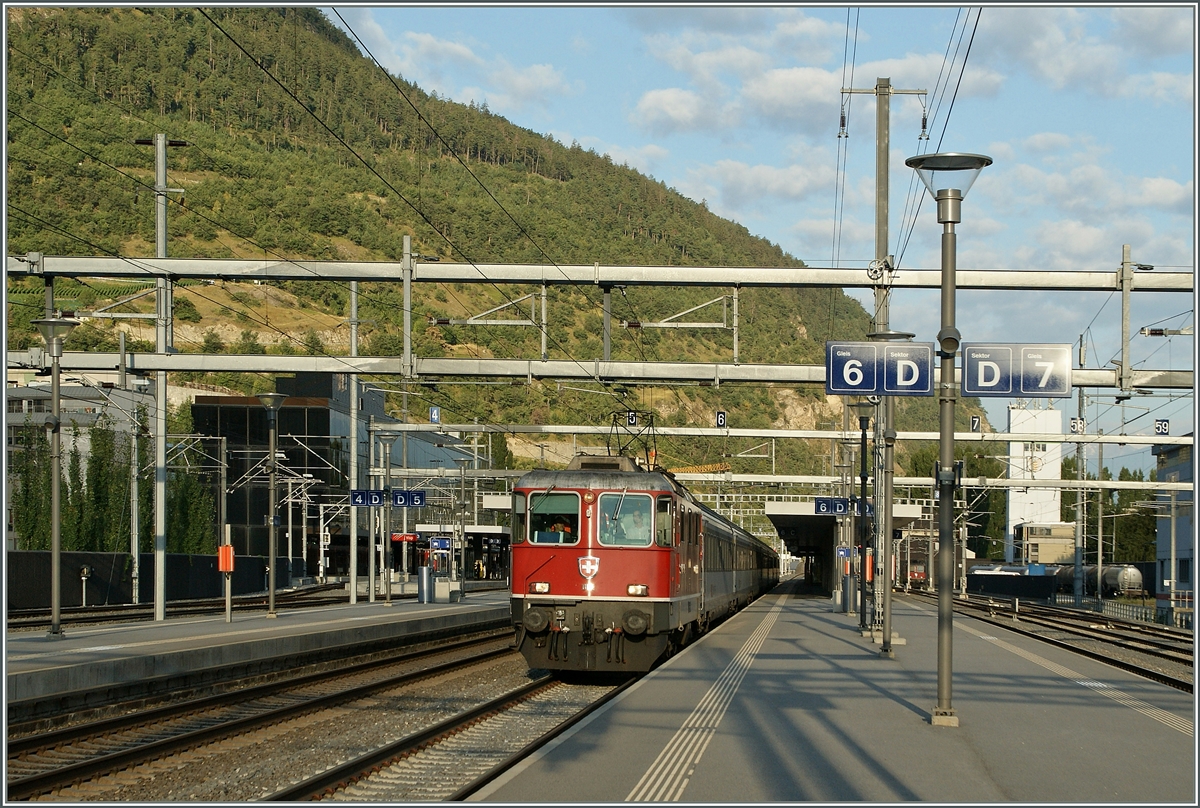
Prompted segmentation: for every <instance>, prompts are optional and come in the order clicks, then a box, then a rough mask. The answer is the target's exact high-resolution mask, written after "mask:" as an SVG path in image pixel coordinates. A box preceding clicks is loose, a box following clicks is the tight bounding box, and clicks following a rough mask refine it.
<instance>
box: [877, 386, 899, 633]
mask: <svg viewBox="0 0 1200 808" xmlns="http://www.w3.org/2000/svg"><path fill="white" fill-rule="evenodd" d="M895 406H896V399H895V397H893V396H886V397H884V399H883V422H884V424H885V425H887V428H885V430H884V432H883V470H882V471H881V473H880V475H879V477H880V479H879V482H878V483H877V484H876V486H875V491H876V494H877V496H876V497H875V499H876V504H877V505H878V507H879V508H880V509H881V512H882V515H883V528H882V530H881V531H880V537H881V539H882V540H883V646H882V647H881V648H880V650H879V654H880V656H885V657H894V656H895V652H894V651H893V650H892V462H893V461H892V456H893V452H894V451H895V445H896V433H895V432H894V431H891V428H890V424H891V423H892V417H893V415H894V408H895Z"/></svg>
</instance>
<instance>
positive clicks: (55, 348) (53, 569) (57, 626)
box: [49, 337, 63, 638]
mask: <svg viewBox="0 0 1200 808" xmlns="http://www.w3.org/2000/svg"><path fill="white" fill-rule="evenodd" d="M61 355H62V340H61V339H60V338H57V337H56V338H54V339H53V340H51V343H50V356H51V361H52V362H53V365H52V367H51V370H50V373H51V375H50V635H49V636H50V637H52V638H61V637H62V636H63V631H62V581H61V580H60V579H61V577H62V510H61V509H62V506H61V497H62V434H61V429H62V425H61V423H60V418H61V413H60V409H59V407H60V399H59V365H58V358H59V356H61Z"/></svg>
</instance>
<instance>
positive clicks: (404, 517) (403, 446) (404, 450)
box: [400, 383, 408, 583]
mask: <svg viewBox="0 0 1200 808" xmlns="http://www.w3.org/2000/svg"><path fill="white" fill-rule="evenodd" d="M401 400H402V402H403V403H402V407H403V409H402V410H401V412H400V420H401V421H403V422H404V423H406V424H407V423H408V386H407V383H406V384H405V388H404V394H403V395H402V396H401ZM400 465H401V466H402V467H404V468H405V469H407V468H408V433H407V432H404V433H402V434H401V435H400ZM405 479H406V480H407V479H408V478H407V477H405ZM400 521H401V524H402V525H403V527H401V532H403V533H408V508H401V509H400ZM400 566H402V567H404V583H408V542H401V545H400Z"/></svg>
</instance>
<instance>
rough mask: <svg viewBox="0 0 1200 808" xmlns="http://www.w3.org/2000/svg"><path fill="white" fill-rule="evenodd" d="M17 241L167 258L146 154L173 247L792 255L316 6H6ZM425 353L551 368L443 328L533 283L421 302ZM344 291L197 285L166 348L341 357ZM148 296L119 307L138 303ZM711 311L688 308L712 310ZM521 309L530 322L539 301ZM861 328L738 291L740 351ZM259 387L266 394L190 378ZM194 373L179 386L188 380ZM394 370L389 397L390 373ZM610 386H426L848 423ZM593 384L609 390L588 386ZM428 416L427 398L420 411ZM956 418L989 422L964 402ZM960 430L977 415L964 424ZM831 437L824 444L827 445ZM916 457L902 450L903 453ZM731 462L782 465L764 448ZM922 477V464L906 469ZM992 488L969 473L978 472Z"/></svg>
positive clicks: (473, 334) (422, 289)
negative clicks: (522, 119) (482, 104)
mask: <svg viewBox="0 0 1200 808" xmlns="http://www.w3.org/2000/svg"><path fill="white" fill-rule="evenodd" d="M6 13H7V14H8V21H9V28H8V35H9V38H8V42H7V43H6V46H7V52H8V70H9V72H8V76H7V79H8V82H7V94H8V105H9V113H8V148H9V162H8V166H7V171H8V199H7V203H8V226H9V231H8V239H9V241H8V252H9V254H10V255H12V254H17V255H20V254H24V253H25V252H27V251H39V252H43V253H46V254H49V255H120V256H128V257H138V256H150V255H153V254H154V212H153V205H154V195H153V192H152V186H153V183H154V178H153V163H154V156H153V149H152V148H149V147H147V146H144V145H136V144H135V142H134V141H135V140H137V139H139V138H142V139H144V138H149V137H152V136H153V135H154V134H155V133H157V132H163V133H165V134H167V136H168V137H169V138H171V139H174V140H182V141H187V143H188V144H189V145H187V146H175V147H171V148H170V150H169V154H168V159H169V180H168V185H169V186H170V187H172V188H180V189H182V190H183V193H182V194H173V195H172V197H171V205H170V210H169V213H168V221H169V244H168V252H169V254H170V255H172V256H189V257H230V258H289V259H300V258H309V259H335V258H336V259H353V260H368V261H369V260H397V259H399V258H400V255H401V245H402V240H403V237H404V236H405V235H410V236H411V237H412V240H413V249H414V251H416V252H418V253H420V254H422V255H426V256H436V257H440V258H442V259H444V260H453V261H470V262H514V263H524V262H529V263H539V264H578V263H585V264H591V263H595V262H599V263H608V264H630V265H649V266H659V265H662V266H678V265H709V266H711V265H717V266H722V265H725V266H782V267H787V266H796V267H799V266H802V263H801V262H800V261H799V260H797V259H795V258H794V257H792V256H789V255H788V254H786V253H785V252H783V250H781V249H780V248H779V246H778V245H775V244H771V243H770V242H768V241H766V240H765V239H762V238H758V237H756V236H754V235H752V234H751V233H749V232H748V231H747V230H746V228H744V227H743V226H741V225H739V224H737V223H735V222H731V221H728V220H725V219H722V218H720V217H718V216H715V215H713V214H712V213H711V212H710V211H709V210H708V209H707V208H706V206H705V205H704V204H703V203H698V202H694V201H692V200H689V199H687V198H685V197H683V196H682V195H680V194H679V193H677V192H676V191H675V190H673V189H671V188H668V187H666V186H665V185H664V184H663V183H661V182H657V181H655V180H653V179H651V178H648V177H645V176H643V175H641V174H639V173H638V172H636V171H634V170H633V169H631V168H629V167H627V166H623V165H617V164H614V163H613V161H612V160H611V159H610V158H609V157H608V156H606V155H599V154H596V153H594V152H593V151H590V150H584V149H581V148H580V147H579V146H578V144H562V143H558V142H556V141H555V140H554V139H553V138H552V137H549V136H545V135H541V134H538V133H536V132H532V131H530V130H527V129H523V128H521V127H519V126H516V125H514V124H512V123H510V122H509V121H507V120H505V119H504V118H501V117H499V116H496V115H493V114H491V113H490V112H489V111H488V110H487V109H486V108H479V107H476V106H474V105H463V104H459V103H454V102H451V101H448V100H445V99H441V98H438V97H436V96H434V95H432V94H429V93H426V92H424V91H423V90H421V89H420V88H419V87H417V86H415V85H413V84H411V83H409V82H407V81H405V80H404V79H403V77H398V76H388V75H386V74H385V73H384V72H383V71H381V70H380V69H379V68H378V67H377V66H376V65H374V64H373V62H371V61H370V60H369V59H367V58H364V57H363V56H362V55H361V54H360V53H359V51H358V49H357V48H356V47H355V45H354V43H353V42H351V41H350V40H349V39H348V37H347V36H346V35H345V34H344V33H342V32H341V31H340V30H339V29H337V28H335V27H334V26H333V25H332V24H330V23H329V21H328V20H326V19H325V18H324V17H323V16H322V14H321V13H320V12H319V11H318V10H316V9H280V8H250V9H219V8H218V9H203V10H201V9H190V8H141V9H139V8H115V9H106V8H8V9H7V10H6ZM138 288H145V285H142V286H139V285H138V284H131V283H123V282H122V283H114V282H111V281H109V282H105V281H100V280H96V279H86V280H84V281H83V282H81V283H73V282H65V281H62V282H59V284H58V287H57V295H58V305H59V306H60V307H61V308H63V309H75V308H89V307H97V306H99V305H103V304H105V303H108V302H111V301H112V300H114V299H117V298H119V297H121V296H124V295H128V294H131V293H132V292H133V291H136V290H137V289H138ZM417 289H418V292H419V296H418V297H417V298H416V299H415V300H414V317H413V322H414V350H415V351H416V352H417V353H418V355H422V356H470V355H478V356H500V357H519V358H536V357H537V356H538V355H539V353H540V350H539V338H538V335H537V333H536V331H534V330H533V329H522V328H479V327H474V328H468V327H462V326H458V327H451V326H445V325H443V326H434V325H431V324H430V322H431V319H432V318H437V317H443V318H461V317H464V316H469V315H471V314H478V313H481V312H483V311H486V310H488V309H491V308H493V307H495V306H500V305H502V304H503V303H505V302H506V301H508V300H515V299H516V298H518V297H520V296H522V295H525V294H528V293H529V292H531V291H534V290H532V289H527V288H518V287H507V286H506V287H493V286H485V285H475V284H461V285H447V286H442V287H436V288H435V287H431V286H428V285H423V286H418V287H417ZM729 291H730V290H727V289H693V290H682V291H670V292H666V291H652V290H647V289H644V288H630V289H627V290H621V291H620V293H619V294H618V293H617V292H614V294H613V306H614V317H615V318H624V319H630V320H642V321H649V320H655V319H662V318H665V317H669V316H672V315H674V314H677V313H679V312H681V311H683V310H685V309H688V308H691V307H692V306H696V305H699V304H700V303H703V302H705V301H707V300H710V299H713V298H716V297H718V296H719V295H722V294H725V293H727V292H729ZM8 292H9V300H10V306H9V313H8V316H9V326H10V327H9V332H8V342H9V347H10V348H12V347H24V346H27V345H33V344H38V342H39V338H38V337H37V334H36V331H35V330H34V329H32V327H31V326H29V320H30V319H32V318H34V317H37V316H39V312H40V311H41V305H42V301H41V285H40V284H35V283H32V282H22V281H13V280H9V282H8ZM348 296H349V295H348V285H347V284H342V283H332V282H318V281H313V282H293V283H286V284H278V285H274V286H270V287H258V286H254V285H250V284H232V283H230V284H222V285H217V286H211V285H205V284H191V285H184V286H181V287H180V288H179V290H178V292H177V294H176V298H175V302H176V309H175V318H176V347H177V348H178V349H179V350H182V351H208V352H218V353H219V352H230V353H253V352H268V353H330V354H335V355H337V354H344V353H346V352H347V348H348V343H347V339H348V329H347V328H346V327H345V325H344V324H345V320H346V318H347V317H348V316H349V310H348ZM360 298H361V299H360V311H359V319H360V321H362V328H361V330H360V331H361V344H360V347H359V353H360V354H363V355H368V354H372V355H394V354H398V353H399V352H400V346H401V339H400V333H401V332H400V327H399V326H400V318H401V307H400V289H399V287H398V285H397V284H366V283H365V284H362V288H361V294H360ZM551 303H552V310H551V319H550V333H551V340H550V357H551V358H556V359H557V358H568V357H570V358H575V359H580V360H587V361H590V360H592V359H594V358H597V357H599V356H600V355H601V351H602V347H601V342H600V294H599V290H597V289H579V288H569V287H552V290H551ZM150 304H151V300H150V298H143V299H142V300H139V301H137V302H135V303H132V304H129V305H127V306H125V307H124V309H123V310H125V311H132V310H139V307H140V310H141V311H147V310H149V306H150ZM719 308H720V307H719V305H718V306H715V307H712V308H710V309H708V310H702V311H701V312H698V313H697V319H702V320H707V321H712V320H719V319H720V313H719V311H718V310H719ZM526 311H528V309H526ZM137 322H138V321H129V320H124V321H117V322H115V323H114V321H100V320H92V321H90V322H89V323H88V324H87V327H82V328H78V329H76V330H75V332H74V333H73V334H72V336H71V339H70V341H69V342H68V349H69V350H70V349H75V350H80V349H88V348H92V349H112V348H114V347H115V345H116V337H115V333H116V332H115V330H114V329H117V328H120V329H124V330H127V331H129V332H130V336H131V337H132V338H133V340H134V341H133V342H132V343H131V345H132V346H133V347H134V349H135V350H137V349H141V350H146V349H149V348H150V346H149V343H148V341H147V340H149V339H150V338H151V335H150V333H149V331H148V330H139V329H138V328H137V326H136V325H131V323H137ZM868 329H869V317H868V315H867V314H866V312H864V311H863V309H862V307H861V306H860V305H859V304H858V303H857V302H855V301H853V300H852V299H850V298H848V297H846V296H845V295H844V294H843V293H842V292H841V291H840V290H829V289H813V290H782V291H781V290H753V289H752V290H743V291H742V293H741V300H740V340H739V353H740V360H741V361H742V362H744V363H760V362H783V363H797V364H820V363H821V362H822V361H823V345H824V342H825V341H826V340H828V339H831V338H851V339H862V338H863V337H864V335H865V333H866V331H867V330H868ZM612 355H613V358H614V359H649V360H653V359H661V360H664V361H713V360H721V361H731V359H732V337H731V334H730V333H729V332H728V331H727V330H694V331H688V330H683V329H678V330H675V329H672V330H654V329H642V330H636V331H635V330H623V329H614V335H613V348H612ZM192 380H193V381H204V382H207V383H209V384H220V385H223V386H225V387H228V388H231V389H240V390H255V391H258V390H262V389H267V388H269V387H271V385H272V384H273V382H272V380H271V379H269V378H263V377H236V376H234V375H233V374H225V375H219V376H210V377H207V378H205V379H192ZM175 381H177V382H186V381H188V379H187V378H182V377H181V378H178V379H175ZM396 381H397V380H395V379H381V380H380V382H382V383H388V384H391V385H395V384H396ZM580 386H583V387H588V388H594V392H584V391H581V390H573V389H567V388H568V386H566V385H559V384H554V383H544V384H537V383H535V384H533V385H529V386H525V385H522V386H519V387H513V386H499V387H497V386H486V385H478V384H474V385H471V384H461V385H460V384H454V383H452V382H451V381H450V380H442V382H441V383H440V384H439V385H437V386H436V387H428V388H424V389H423V391H422V393H423V395H424V396H426V398H424V399H422V400H421V402H422V403H421V406H422V407H423V406H424V405H425V404H426V403H436V404H438V405H440V406H442V408H443V411H444V416H443V418H444V419H445V420H447V421H460V420H461V421H470V420H472V419H479V420H480V421H490V422H500V423H504V422H528V421H533V422H547V423H549V422H558V423H607V422H608V417H609V414H610V413H611V412H612V411H614V410H618V409H624V408H638V409H651V408H653V409H655V410H657V411H658V413H659V417H660V419H661V422H662V423H704V424H705V425H707V423H709V422H710V421H711V414H712V412H713V411H714V410H715V409H723V410H726V411H728V412H729V413H730V425H731V426H746V427H751V426H757V427H767V426H791V427H830V426H834V425H835V424H836V425H839V426H840V423H841V408H840V405H839V406H836V407H835V406H831V405H830V404H829V403H828V402H826V401H825V396H824V394H823V392H822V391H821V390H820V389H819V388H816V387H813V386H809V387H802V388H796V389H787V390H782V389H778V388H768V387H763V386H759V387H751V386H737V385H722V386H721V387H719V388H699V387H694V386H693V387H673V388H661V387H660V388H657V389H655V390H650V389H646V388H631V389H630V390H628V391H622V390H614V389H611V388H610V389H607V390H601V389H600V388H599V387H598V386H596V385H570V386H569V387H580ZM598 393H602V394H598ZM418 409H419V408H414V412H416V411H417V410H418ZM899 410H900V414H899V424H898V428H900V429H932V428H933V427H934V424H935V423H936V406H935V404H934V402H933V400H932V399H928V400H926V399H919V400H907V401H902V402H901V406H900V408H899ZM959 411H960V414H961V415H962V417H963V418H964V419H965V418H966V417H967V414H968V413H969V412H976V413H978V412H979V410H978V409H974V408H961V407H960V408H959ZM964 423H965V421H964ZM744 443H746V445H741V444H740V443H739V444H736V445H735V444H734V443H730V442H726V443H724V444H723V445H714V444H713V443H712V442H708V443H703V442H699V441H673V442H668V443H665V444H664V443H663V442H661V441H660V455H661V456H662V457H663V459H664V461H665V462H666V464H667V465H672V466H684V465H692V464H700V463H709V462H714V461H716V460H720V458H721V455H729V454H736V453H738V452H742V451H746V450H747V449H748V448H749V446H750V445H751V444H753V443H754V442H753V441H749V442H744ZM818 443H819V445H818ZM778 451H779V454H778V457H777V466H778V467H779V468H780V470H781V471H788V472H793V473H812V472H827V471H828V470H829V447H828V444H827V443H825V442H814V444H813V445H811V446H803V445H799V444H798V443H796V442H793V445H788V446H784V445H782V444H781V445H780V446H779V448H778ZM906 456H907V454H906V453H902V455H901V457H902V462H903V457H906ZM739 462H740V463H742V465H740V466H738V470H739V471H748V472H761V471H764V470H768V469H769V465H768V461H766V460H765V459H758V460H744V461H739ZM912 471H914V472H918V471H919V472H921V473H924V472H926V471H928V469H919V470H917V469H913V470H912ZM976 473H979V472H976Z"/></svg>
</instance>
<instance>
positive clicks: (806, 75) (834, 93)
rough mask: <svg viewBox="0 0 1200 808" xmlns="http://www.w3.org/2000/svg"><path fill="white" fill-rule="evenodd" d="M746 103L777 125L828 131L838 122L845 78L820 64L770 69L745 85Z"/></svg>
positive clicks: (812, 131)
mask: <svg viewBox="0 0 1200 808" xmlns="http://www.w3.org/2000/svg"><path fill="white" fill-rule="evenodd" d="M742 95H743V98H744V100H745V104H746V106H747V107H748V108H749V109H750V110H752V111H753V112H755V113H757V114H758V115H759V116H760V117H761V118H763V119H764V120H766V121H767V122H768V123H770V124H772V125H774V126H780V127H784V126H789V127H790V126H796V125H799V126H803V127H804V129H805V131H807V132H810V133H825V132H828V131H830V130H834V129H836V128H837V125H838V114H839V107H838V100H839V98H840V97H841V79H840V78H839V77H838V76H837V75H835V74H833V73H831V72H830V71H828V70H822V69H821V68H817V67H789V68H779V69H775V70H768V71H766V72H765V73H762V74H760V75H758V76H755V77H754V78H752V79H750V80H749V81H747V82H746V83H745V85H743V88H742Z"/></svg>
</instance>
